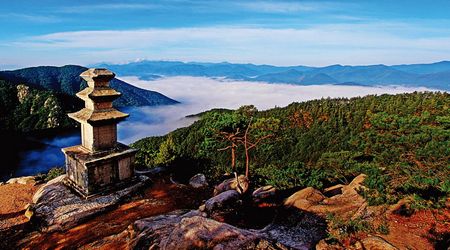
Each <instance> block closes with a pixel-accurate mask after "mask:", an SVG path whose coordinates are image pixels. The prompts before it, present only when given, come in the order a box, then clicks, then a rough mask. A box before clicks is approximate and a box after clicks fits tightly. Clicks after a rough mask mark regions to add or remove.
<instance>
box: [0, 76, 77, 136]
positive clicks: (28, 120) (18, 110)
mask: <svg viewBox="0 0 450 250" xmlns="http://www.w3.org/2000/svg"><path fill="white" fill-rule="evenodd" d="M0 97H1V98H0V128H1V129H0V130H4V131H23V132H28V131H32V130H37V129H48V128H64V127H70V126H74V123H73V122H71V121H70V119H69V118H68V117H67V115H66V113H65V112H64V111H65V110H74V108H75V106H73V102H70V101H68V100H66V101H64V100H65V99H66V98H67V96H58V95H56V94H55V93H53V92H51V91H46V90H37V89H34V88H30V87H29V86H26V85H17V86H15V85H13V84H11V83H8V82H5V81H3V80H0ZM71 103H72V105H70V104H71Z"/></svg>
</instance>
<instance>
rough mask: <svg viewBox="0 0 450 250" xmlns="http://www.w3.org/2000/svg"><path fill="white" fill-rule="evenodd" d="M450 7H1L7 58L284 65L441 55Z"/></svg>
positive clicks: (0, 39)
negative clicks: (146, 60) (227, 62)
mask: <svg viewBox="0 0 450 250" xmlns="http://www.w3.org/2000/svg"><path fill="white" fill-rule="evenodd" d="M448 9H450V2H448V1H439V0H438V1H433V4H425V3H423V2H421V1H387V0H384V1H376V2H373V1H368V0H365V1H350V0H349V1H337V0H329V1H301V2H300V1H289V0H281V1H271V0H259V1H216V0H213V1H198V0H188V1H181V2H179V1H164V0H157V1H152V2H149V1H145V0H131V1H127V2H122V1H116V0H113V1H106V0H99V1H95V2H92V1H87V0H81V1H77V2H73V1H64V0H63V1H53V0H40V1H33V0H32V1H25V0H17V1H13V2H10V3H8V4H3V5H2V8H1V10H0V21H1V22H2V24H3V25H2V28H3V32H2V33H1V34H0V68H3V69H6V68H22V67H28V66H37V65H64V64H77V65H89V64H93V63H97V62H109V63H124V62H130V61H134V60H139V59H150V60H180V61H204V62H222V61H229V62H234V63H254V64H270V65H279V66H286V65H308V66H325V65H333V64H343V65H374V64H386V65H394V64H413V63H426V62H437V61H442V60H448V59H449V58H450V29H449V28H448V27H450V12H448V11H447V10H448ZM98 13H101V16H102V18H97V16H98ZM118 17H120V18H118Z"/></svg>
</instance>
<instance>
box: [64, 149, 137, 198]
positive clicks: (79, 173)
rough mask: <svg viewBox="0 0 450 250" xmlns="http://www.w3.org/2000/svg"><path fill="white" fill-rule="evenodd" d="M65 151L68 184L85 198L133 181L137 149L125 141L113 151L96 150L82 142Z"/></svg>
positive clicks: (107, 191)
mask: <svg viewBox="0 0 450 250" xmlns="http://www.w3.org/2000/svg"><path fill="white" fill-rule="evenodd" d="M62 151H63V153H64V154H65V156H66V174H67V178H66V179H65V181H64V183H65V184H66V185H67V186H68V187H71V188H72V189H73V190H75V191H76V192H77V193H79V194H80V195H82V196H83V197H91V196H93V195H97V194H107V193H110V192H112V191H114V190H117V189H118V188H121V187H126V186H128V185H129V184H130V183H132V182H133V179H134V165H133V162H134V156H135V154H136V152H137V150H135V149H131V148H130V147H128V146H126V145H124V144H121V143H117V145H116V147H114V148H112V149H110V150H105V151H101V152H95V153H92V152H90V151H89V150H88V149H86V148H85V147H83V146H82V145H77V146H73V147H68V148H63V149H62Z"/></svg>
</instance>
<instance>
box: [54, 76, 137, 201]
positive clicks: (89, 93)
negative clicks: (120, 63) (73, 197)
mask: <svg viewBox="0 0 450 250" xmlns="http://www.w3.org/2000/svg"><path fill="white" fill-rule="evenodd" d="M80 76H81V77H82V78H83V79H84V80H86V82H87V84H88V87H87V88H85V89H84V90H82V91H80V92H78V93H77V94H76V95H77V96H78V97H79V98H81V99H82V100H83V101H84V102H85V108H83V109H82V110H80V111H78V112H75V113H70V114H68V115H69V117H70V118H72V119H74V120H76V121H77V122H79V123H81V145H76V146H72V147H67V148H63V149H62V151H63V153H64V154H65V157H66V173H67V178H66V180H65V183H66V185H68V186H70V187H72V188H73V189H75V191H77V192H78V193H80V194H81V195H83V196H84V197H88V196H92V195H94V194H101V193H106V192H108V191H110V190H113V189H115V188H116V187H119V186H123V185H125V184H127V183H128V182H130V181H131V180H132V179H133V177H134V165H133V162H134V156H135V154H136V150H135V149H131V148H129V147H128V146H126V145H124V144H121V143H119V142H117V123H119V122H120V121H122V120H124V119H125V118H126V117H128V114H125V113H122V112H120V111H118V110H116V109H114V108H113V104H112V102H113V101H114V100H115V99H116V98H118V97H119V96H120V95H121V94H120V93H119V92H117V91H116V90H114V89H112V88H110V87H109V81H110V80H112V79H113V78H114V77H115V74H114V73H113V72H111V71H109V70H107V69H89V70H86V71H85V72H83V73H81V75H80Z"/></svg>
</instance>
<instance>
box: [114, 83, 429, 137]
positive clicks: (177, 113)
mask: <svg viewBox="0 0 450 250" xmlns="http://www.w3.org/2000/svg"><path fill="white" fill-rule="evenodd" d="M121 79H122V80H124V81H127V82H128V83H131V84H133V85H135V86H138V87H141V88H144V89H150V90H154V91H158V92H160V93H163V94H165V95H167V96H170V97H171V98H174V99H176V100H179V101H181V102H182V104H179V105H173V106H162V107H140V108H131V109H128V110H127V112H129V113H130V114H131V117H130V118H129V120H128V121H126V122H123V123H121V125H120V126H121V127H120V128H119V132H120V131H122V132H120V134H119V139H120V140H121V141H124V142H125V143H130V142H133V141H135V140H137V139H140V138H142V137H147V136H152V135H163V134H166V133H168V132H170V131H172V130H174V129H176V128H178V127H184V126H187V125H189V124H191V123H192V122H193V121H194V120H193V119H192V118H190V119H189V118H185V116H186V115H190V114H197V113H200V112H202V111H206V110H210V109H212V108H230V109H236V108H238V107H240V106H242V105H247V104H253V105H255V106H256V107H257V108H258V109H260V110H264V109H269V108H273V107H275V106H278V107H282V106H286V105H288V104H290V103H292V102H301V101H306V100H312V99H319V98H322V97H324V98H326V97H354V96H364V95H368V94H382V93H389V94H395V93H404V92H413V91H416V90H419V91H424V90H426V89H425V88H403V87H382V88H381V87H380V88H378V87H359V86H332V85H317V86H295V85H287V84H268V83H256V82H244V81H218V80H214V79H210V78H202V77H170V78H164V79H161V80H156V81H143V80H139V79H138V78H137V77H121Z"/></svg>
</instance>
